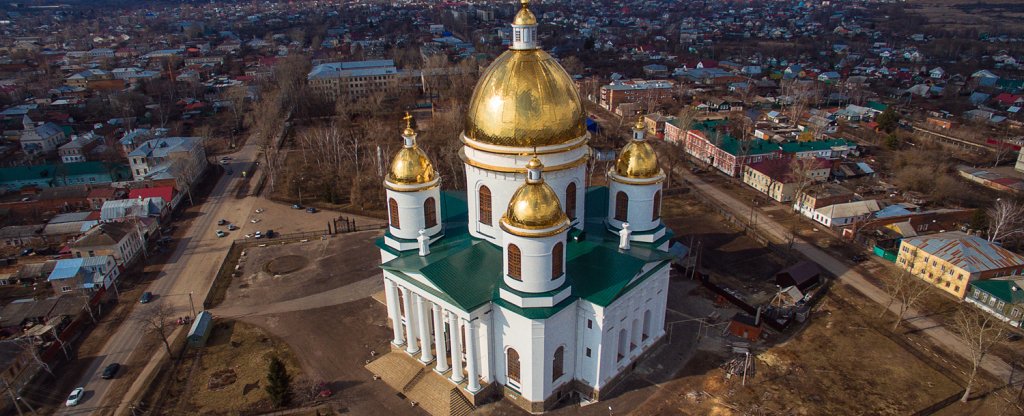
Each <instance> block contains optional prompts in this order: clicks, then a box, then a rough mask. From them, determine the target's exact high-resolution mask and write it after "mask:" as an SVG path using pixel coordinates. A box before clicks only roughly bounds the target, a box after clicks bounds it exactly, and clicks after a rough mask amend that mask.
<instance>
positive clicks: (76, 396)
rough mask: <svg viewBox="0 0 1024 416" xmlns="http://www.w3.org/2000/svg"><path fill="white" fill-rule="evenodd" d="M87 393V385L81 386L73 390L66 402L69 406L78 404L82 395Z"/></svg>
mask: <svg viewBox="0 0 1024 416" xmlns="http://www.w3.org/2000/svg"><path fill="white" fill-rule="evenodd" d="M83 395H85V387H79V388H76V389H74V390H71V395H69V396H68V401H67V402H64V404H65V405H67V406H68V407H71V406H78V402H79V401H81V400H82V396H83Z"/></svg>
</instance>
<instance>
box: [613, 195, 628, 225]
mask: <svg viewBox="0 0 1024 416" xmlns="http://www.w3.org/2000/svg"><path fill="white" fill-rule="evenodd" d="M628 215H629V196H628V195H626V193H625V192H622V191H619V193H617V194H615V219H617V220H619V221H626V219H627V218H628Z"/></svg>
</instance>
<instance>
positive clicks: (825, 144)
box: [782, 139, 854, 153]
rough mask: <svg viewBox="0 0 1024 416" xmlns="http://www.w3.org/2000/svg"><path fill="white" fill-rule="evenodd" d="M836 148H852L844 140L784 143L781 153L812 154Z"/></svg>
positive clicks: (851, 144) (849, 143) (850, 144)
mask: <svg viewBox="0 0 1024 416" xmlns="http://www.w3.org/2000/svg"><path fill="white" fill-rule="evenodd" d="M836 146H854V143H851V142H849V141H847V140H845V139H831V140H818V141H813V142H786V143H783V144H782V151H783V152H786V153H797V152H812V151H819V150H825V149H831V148H833V147H836Z"/></svg>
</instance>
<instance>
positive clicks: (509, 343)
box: [377, 0, 672, 412]
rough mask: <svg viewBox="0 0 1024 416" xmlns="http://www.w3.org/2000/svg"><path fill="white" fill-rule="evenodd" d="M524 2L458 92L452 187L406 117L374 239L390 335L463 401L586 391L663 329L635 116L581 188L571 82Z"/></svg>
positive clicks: (660, 228) (582, 139) (646, 164)
mask: <svg viewBox="0 0 1024 416" xmlns="http://www.w3.org/2000/svg"><path fill="white" fill-rule="evenodd" d="M522 6H523V7H522V9H521V10H520V11H519V13H518V14H517V15H516V16H515V19H514V21H513V23H512V29H513V39H512V45H511V47H510V48H509V50H508V51H506V52H504V53H503V54H502V55H501V56H499V57H498V58H497V59H496V60H495V62H494V63H493V64H491V66H490V67H489V68H488V69H487V70H486V72H485V73H484V74H483V75H482V76H481V78H480V81H479V82H478V84H477V86H476V88H475V90H474V92H473V96H472V99H471V101H470V105H469V109H468V111H469V112H468V114H467V117H466V125H465V129H464V130H463V132H462V134H461V135H460V139H461V141H462V143H463V147H462V149H461V151H460V157H461V158H462V160H463V162H464V164H465V169H466V191H465V192H464V193H463V192H448V191H443V190H442V189H441V187H440V178H439V177H438V175H437V172H436V170H435V169H434V168H433V165H432V164H431V162H430V160H429V158H428V157H427V156H426V154H425V153H424V152H423V151H422V150H421V149H420V148H419V147H418V145H417V144H416V132H415V131H414V130H413V129H412V128H411V125H407V128H406V129H405V131H404V132H403V135H402V136H403V140H404V146H403V147H402V149H401V150H399V152H398V153H397V154H396V155H395V156H394V158H393V160H392V163H391V166H390V168H389V171H388V174H387V176H386V178H385V181H384V186H385V188H386V190H387V192H386V193H387V206H388V219H389V227H388V230H387V232H386V234H385V235H384V237H382V238H381V239H379V240H378V242H377V245H378V247H379V248H380V251H381V261H382V264H381V268H382V269H383V277H384V285H385V295H386V300H387V311H388V318H389V320H390V323H391V325H392V329H393V339H392V344H393V346H394V347H395V348H396V349H401V350H404V351H405V352H406V353H408V354H410V355H412V356H414V357H416V358H417V359H418V360H420V362H422V363H423V365H425V366H427V367H429V368H431V369H432V370H433V371H436V372H438V373H441V374H443V375H445V376H446V377H447V378H448V379H449V380H450V381H451V382H452V383H454V384H455V385H458V386H459V387H460V388H461V389H462V391H464V392H465V394H467V395H469V396H471V397H478V396H484V395H486V396H491V395H502V396H504V397H506V398H508V399H509V400H511V401H512V402H513V403H516V404H517V405H519V406H521V407H523V408H525V409H526V410H529V411H531V412H541V411H544V410H547V409H549V408H551V407H552V406H554V405H555V404H556V403H558V402H559V401H560V400H562V399H563V398H566V397H568V396H570V395H574V394H575V395H579V396H580V397H581V398H583V399H589V400H599V399H600V397H601V392H602V389H605V388H607V387H609V386H610V385H612V384H614V382H615V381H617V380H618V379H619V377H620V376H622V375H623V374H625V373H626V372H628V370H629V369H630V368H631V365H632V364H633V363H634V362H635V361H636V360H637V359H638V358H639V357H640V356H641V355H642V354H643V353H644V352H646V351H647V350H649V349H650V347H651V346H653V345H654V344H655V343H656V342H658V341H659V340H660V339H661V338H662V337H663V336H664V335H665V310H666V300H667V295H668V281H669V268H670V263H671V256H670V255H669V254H668V244H669V239H670V238H671V235H672V233H671V231H670V230H668V229H667V228H666V227H665V226H664V225H663V224H662V221H661V212H660V211H661V190H662V183H663V181H664V178H665V174H664V172H663V171H662V170H661V169H660V168H659V165H658V161H657V157H656V155H655V152H654V149H653V148H652V146H651V145H650V144H649V143H648V142H647V141H646V138H645V135H644V126H643V125H642V123H639V122H638V123H637V125H636V126H635V127H634V129H633V137H632V140H630V142H629V143H628V144H627V145H626V146H625V147H624V148H623V149H621V151H620V152H619V156H618V158H617V160H616V162H615V165H614V166H613V167H612V168H611V169H610V170H609V171H608V172H607V177H608V179H609V181H608V183H609V186H607V187H588V186H587V185H588V181H587V175H588V172H587V159H588V158H589V157H590V155H591V150H590V148H589V147H588V146H587V143H588V141H589V139H590V134H589V133H588V132H587V130H586V128H585V124H584V121H585V112H584V109H583V104H582V102H581V100H580V97H579V92H578V91H577V89H576V87H575V85H574V84H573V82H572V80H571V78H570V77H569V75H568V74H567V73H566V72H565V70H564V69H562V67H561V66H560V65H559V64H558V63H557V62H556V61H555V60H554V58H552V57H551V56H550V55H548V54H547V53H545V52H544V51H543V50H541V49H540V48H539V47H538V43H537V19H536V17H535V16H534V14H533V13H532V12H531V11H530V10H529V8H528V2H527V1H525V0H524V1H523V5H522ZM407 119H408V117H407Z"/></svg>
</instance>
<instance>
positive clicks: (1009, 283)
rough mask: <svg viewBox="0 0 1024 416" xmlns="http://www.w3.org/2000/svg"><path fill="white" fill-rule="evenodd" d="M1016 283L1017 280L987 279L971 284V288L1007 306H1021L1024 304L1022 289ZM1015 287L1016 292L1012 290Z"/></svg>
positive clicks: (1023, 290)
mask: <svg viewBox="0 0 1024 416" xmlns="http://www.w3.org/2000/svg"><path fill="white" fill-rule="evenodd" d="M1017 283H1018V281H1017V280H1004V279H989V280H977V281H974V282H971V286H973V287H976V288H978V289H979V290H981V291H982V292H985V293H988V294H989V295H992V296H994V297H996V298H997V299H999V300H1001V301H1003V302H1006V303H1008V304H1016V305H1021V304H1024V288H1022V287H1021V286H1020V285H1018V284H1017ZM1015 287H1016V288H1017V290H1013V288H1015Z"/></svg>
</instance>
